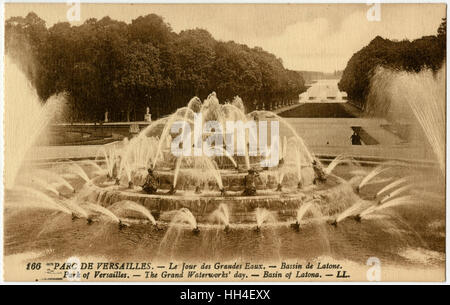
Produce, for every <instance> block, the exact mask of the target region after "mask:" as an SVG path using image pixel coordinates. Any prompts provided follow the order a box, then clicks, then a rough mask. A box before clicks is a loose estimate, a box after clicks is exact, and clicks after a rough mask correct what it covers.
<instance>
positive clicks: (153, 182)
mask: <svg viewBox="0 0 450 305" xmlns="http://www.w3.org/2000/svg"><path fill="white" fill-rule="evenodd" d="M158 187H159V178H158V177H156V175H155V174H154V172H153V169H151V168H149V169H148V175H147V178H145V182H144V185H142V189H143V190H144V192H146V193H147V194H155V193H156V191H157V190H158Z"/></svg>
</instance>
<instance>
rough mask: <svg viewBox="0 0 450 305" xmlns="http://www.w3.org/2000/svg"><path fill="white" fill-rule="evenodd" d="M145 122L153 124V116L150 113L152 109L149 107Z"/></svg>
mask: <svg viewBox="0 0 450 305" xmlns="http://www.w3.org/2000/svg"><path fill="white" fill-rule="evenodd" d="M144 121H146V122H151V121H152V115H151V113H150V107H147V109H146V113H145V115H144Z"/></svg>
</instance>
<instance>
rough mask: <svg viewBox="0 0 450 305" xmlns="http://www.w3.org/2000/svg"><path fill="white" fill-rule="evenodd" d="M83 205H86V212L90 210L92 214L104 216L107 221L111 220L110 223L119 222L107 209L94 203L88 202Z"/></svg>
mask: <svg viewBox="0 0 450 305" xmlns="http://www.w3.org/2000/svg"><path fill="white" fill-rule="evenodd" d="M85 205H86V209H87V210H90V211H92V212H94V213H99V214H102V215H104V216H106V217H107V219H109V220H111V221H112V222H115V223H119V222H120V219H119V218H118V217H117V216H116V215H115V214H114V213H113V212H111V211H110V210H108V209H107V208H104V207H102V206H101V205H98V204H95V203H90V202H87V203H86V204H85Z"/></svg>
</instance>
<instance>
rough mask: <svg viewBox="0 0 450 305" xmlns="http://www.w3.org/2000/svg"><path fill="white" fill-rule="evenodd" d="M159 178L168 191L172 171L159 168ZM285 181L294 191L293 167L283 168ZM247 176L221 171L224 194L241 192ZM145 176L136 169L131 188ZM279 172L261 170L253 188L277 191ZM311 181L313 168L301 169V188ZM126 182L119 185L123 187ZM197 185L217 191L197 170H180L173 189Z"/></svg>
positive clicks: (295, 181) (211, 179) (211, 180)
mask: <svg viewBox="0 0 450 305" xmlns="http://www.w3.org/2000/svg"><path fill="white" fill-rule="evenodd" d="M155 172H156V174H157V176H158V177H159V179H160V186H161V188H162V189H170V187H171V185H173V181H174V178H175V174H174V172H173V170H169V169H162V170H157V171H155ZM282 172H283V174H284V178H283V181H282V185H283V187H287V188H295V187H297V186H298V183H299V179H298V174H297V172H296V170H295V168H293V169H292V170H291V168H287V169H283V171H282ZM246 175H247V171H245V172H236V171H235V170H220V176H221V179H222V183H223V186H224V188H225V189H226V190H227V191H240V190H242V189H243V185H244V179H245V176H246ZM146 176H147V170H146V169H139V170H136V171H134V172H133V175H132V178H131V181H132V182H133V184H134V185H136V186H140V185H143V184H144V181H145V178H146ZM278 176H279V172H278V170H264V171H261V172H260V173H259V179H257V181H256V188H257V189H258V190H268V189H276V188H277V185H278V183H279V182H278V180H279V178H278ZM313 181H314V170H313V169H312V167H306V166H305V167H303V168H302V181H301V183H302V185H303V186H310V185H312V184H313ZM125 183H128V182H125V180H123V181H122V184H125ZM197 186H199V187H200V189H201V190H210V191H219V186H218V184H217V180H216V179H215V178H214V177H213V176H212V175H208V174H207V173H204V172H202V171H201V170H198V169H181V170H180V172H179V173H178V177H177V182H176V188H177V190H190V191H194V190H195V189H196V188H197Z"/></svg>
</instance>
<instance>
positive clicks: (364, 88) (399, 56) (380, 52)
mask: <svg viewBox="0 0 450 305" xmlns="http://www.w3.org/2000/svg"><path fill="white" fill-rule="evenodd" d="M446 29H447V21H446V19H445V18H444V19H443V20H442V23H441V24H440V26H439V28H438V30H437V34H436V35H434V36H433V35H432V36H424V37H422V38H419V39H416V40H413V41H409V40H402V41H392V40H389V39H384V38H382V37H380V36H377V37H375V38H374V39H373V40H372V41H371V42H370V43H369V44H368V45H367V46H365V47H364V48H362V49H361V50H359V51H358V52H356V53H355V54H353V56H352V57H351V58H350V60H349V61H348V63H347V66H346V68H345V70H344V72H343V75H342V78H341V80H340V82H339V84H338V85H339V89H340V90H341V91H345V92H347V95H348V98H349V100H352V101H353V103H355V104H357V105H358V106H360V107H361V108H362V109H364V108H365V107H364V106H365V103H366V97H367V94H368V93H369V90H370V80H371V77H372V75H373V73H374V71H375V68H376V67H377V66H383V67H387V68H391V69H395V70H404V71H409V72H419V71H421V70H422V69H424V68H427V69H432V70H433V71H437V70H439V68H440V67H441V65H442V63H443V60H444V59H445V54H446Z"/></svg>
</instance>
